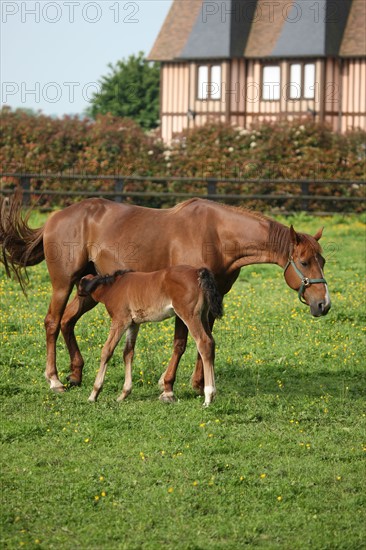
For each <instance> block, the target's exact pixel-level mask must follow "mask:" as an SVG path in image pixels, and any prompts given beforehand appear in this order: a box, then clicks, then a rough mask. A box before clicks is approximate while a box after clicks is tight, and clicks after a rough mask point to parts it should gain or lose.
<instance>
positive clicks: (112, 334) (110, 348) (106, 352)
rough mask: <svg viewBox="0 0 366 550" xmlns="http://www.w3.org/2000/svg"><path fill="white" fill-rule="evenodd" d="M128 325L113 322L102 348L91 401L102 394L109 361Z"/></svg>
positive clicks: (90, 397)
mask: <svg viewBox="0 0 366 550" xmlns="http://www.w3.org/2000/svg"><path fill="white" fill-rule="evenodd" d="M127 327H128V325H126V324H123V325H122V324H119V323H112V326H111V330H110V331H109V335H108V338H107V341H106V343H105V344H104V346H103V349H102V356H101V359H100V367H99V370H98V373H97V376H96V378H95V382H94V387H93V391H92V392H91V394H90V396H89V401H91V402H94V401H96V400H97V398H98V395H99V394H100V392H101V390H102V387H103V382H104V377H105V371H106V370H107V363H108V361H109V360H110V358H111V357H112V355H113V352H114V350H115V347H116V346H117V344H118V342H119V341H120V339H121V338H122V336H123V333H124V332H125V330H126V329H127Z"/></svg>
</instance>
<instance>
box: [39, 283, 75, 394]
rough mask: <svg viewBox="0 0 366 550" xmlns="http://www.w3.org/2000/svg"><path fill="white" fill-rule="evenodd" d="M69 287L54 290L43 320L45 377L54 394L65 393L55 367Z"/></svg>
mask: <svg viewBox="0 0 366 550" xmlns="http://www.w3.org/2000/svg"><path fill="white" fill-rule="evenodd" d="M71 288H72V287H71V286H68V287H65V288H59V289H54V290H53V294H52V298H51V302H50V305H49V308H48V312H47V315H46V317H45V320H44V325H45V329H46V346H47V362H46V370H45V377H46V380H47V381H48V382H49V384H50V388H51V390H53V391H55V392H63V391H65V387H64V385H63V384H62V383H61V382H60V380H59V377H58V373H57V367H56V342H57V337H58V335H59V332H60V324H61V318H62V314H63V312H64V310H65V307H66V304H67V300H68V298H69V296H70V292H71Z"/></svg>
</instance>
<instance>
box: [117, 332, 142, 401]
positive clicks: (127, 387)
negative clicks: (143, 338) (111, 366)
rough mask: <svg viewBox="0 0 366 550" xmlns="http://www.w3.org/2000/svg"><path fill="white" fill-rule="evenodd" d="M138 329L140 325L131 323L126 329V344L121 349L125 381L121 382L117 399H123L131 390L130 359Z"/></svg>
mask: <svg viewBox="0 0 366 550" xmlns="http://www.w3.org/2000/svg"><path fill="white" fill-rule="evenodd" d="M139 330H140V325H135V324H133V325H131V326H130V327H129V329H128V330H127V335H126V344H125V349H124V351H123V361H124V363H125V382H124V384H123V390H122V393H121V395H120V396H119V397H118V398H117V401H123V400H124V399H126V397H127V396H128V395H130V393H131V390H132V361H133V356H134V353H135V345H136V340H137V335H138V333H139Z"/></svg>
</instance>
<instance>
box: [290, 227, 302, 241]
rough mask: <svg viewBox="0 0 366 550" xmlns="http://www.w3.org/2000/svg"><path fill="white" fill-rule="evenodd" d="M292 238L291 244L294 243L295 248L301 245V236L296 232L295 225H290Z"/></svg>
mask: <svg viewBox="0 0 366 550" xmlns="http://www.w3.org/2000/svg"><path fill="white" fill-rule="evenodd" d="M290 238H291V242H292V244H293V246H296V245H298V244H299V242H300V237H299V235H298V234H297V233H296V231H295V229H294V226H293V225H290Z"/></svg>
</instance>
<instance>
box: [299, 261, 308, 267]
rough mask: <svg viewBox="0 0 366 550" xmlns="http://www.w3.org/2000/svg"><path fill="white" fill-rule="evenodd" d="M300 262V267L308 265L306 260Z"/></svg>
mask: <svg viewBox="0 0 366 550" xmlns="http://www.w3.org/2000/svg"><path fill="white" fill-rule="evenodd" d="M300 264H301V265H302V267H307V266H308V262H300Z"/></svg>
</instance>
